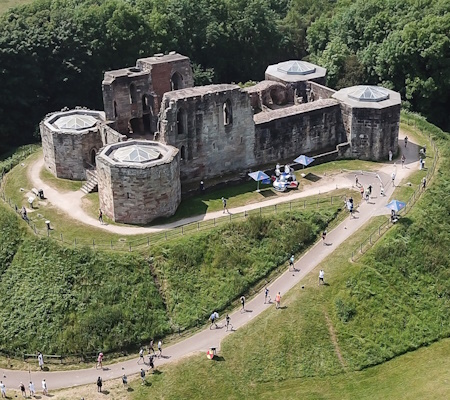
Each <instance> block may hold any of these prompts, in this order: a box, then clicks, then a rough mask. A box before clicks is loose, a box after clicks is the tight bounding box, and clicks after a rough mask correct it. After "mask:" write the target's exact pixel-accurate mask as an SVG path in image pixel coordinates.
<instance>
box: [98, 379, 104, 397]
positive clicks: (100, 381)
mask: <svg viewBox="0 0 450 400" xmlns="http://www.w3.org/2000/svg"><path fill="white" fill-rule="evenodd" d="M102 386H103V381H102V377H101V376H99V377H98V378H97V392H100V393H101V392H102Z"/></svg>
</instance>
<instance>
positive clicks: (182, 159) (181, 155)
mask: <svg viewBox="0 0 450 400" xmlns="http://www.w3.org/2000/svg"><path fill="white" fill-rule="evenodd" d="M180 158H181V161H184V160H186V148H185V147H184V146H181V150H180Z"/></svg>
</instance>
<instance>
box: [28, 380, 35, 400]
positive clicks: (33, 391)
mask: <svg viewBox="0 0 450 400" xmlns="http://www.w3.org/2000/svg"><path fill="white" fill-rule="evenodd" d="M28 389H30V396H34V395H35V394H36V392H35V390H34V383H33V382H31V381H30V384H29V385H28Z"/></svg>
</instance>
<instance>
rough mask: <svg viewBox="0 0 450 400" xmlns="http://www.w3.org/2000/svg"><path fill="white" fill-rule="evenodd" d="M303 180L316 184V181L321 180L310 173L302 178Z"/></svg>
mask: <svg viewBox="0 0 450 400" xmlns="http://www.w3.org/2000/svg"><path fill="white" fill-rule="evenodd" d="M303 179H306V180H308V181H310V182H318V181H320V180H321V179H322V178H321V177H320V176H318V175H315V174H312V173H310V172H308V173H307V174H306V175H305V176H304V178H303Z"/></svg>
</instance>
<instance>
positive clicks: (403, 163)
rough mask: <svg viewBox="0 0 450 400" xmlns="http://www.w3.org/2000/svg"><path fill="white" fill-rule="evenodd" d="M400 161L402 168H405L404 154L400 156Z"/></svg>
mask: <svg viewBox="0 0 450 400" xmlns="http://www.w3.org/2000/svg"><path fill="white" fill-rule="evenodd" d="M401 160H402V168H403V167H404V166H405V161H406V157H405V155H404V154H402V158H401Z"/></svg>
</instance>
